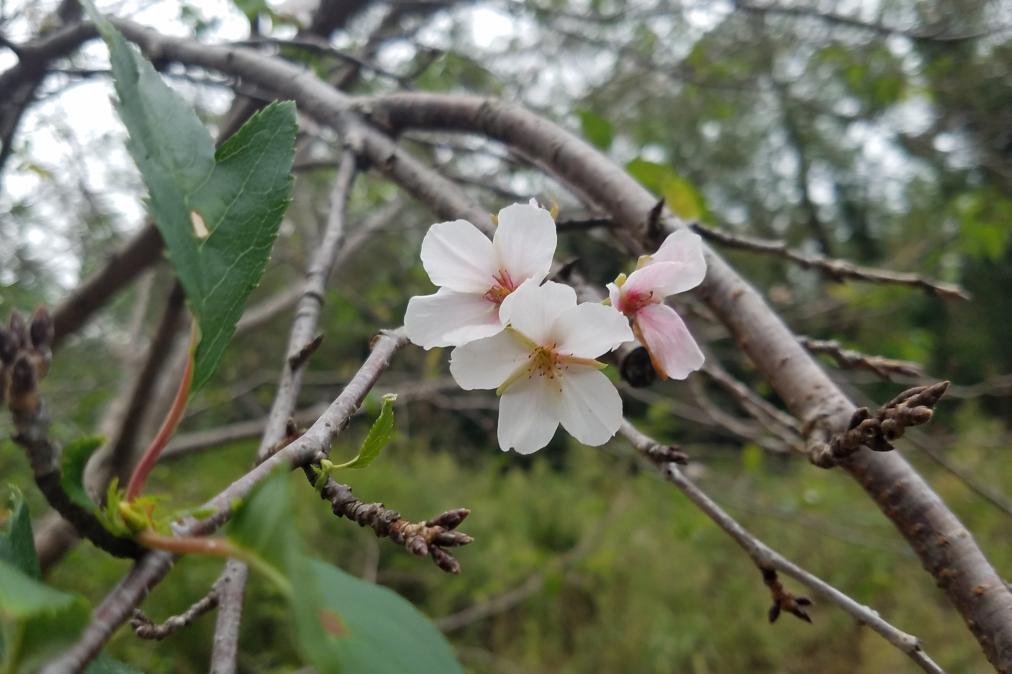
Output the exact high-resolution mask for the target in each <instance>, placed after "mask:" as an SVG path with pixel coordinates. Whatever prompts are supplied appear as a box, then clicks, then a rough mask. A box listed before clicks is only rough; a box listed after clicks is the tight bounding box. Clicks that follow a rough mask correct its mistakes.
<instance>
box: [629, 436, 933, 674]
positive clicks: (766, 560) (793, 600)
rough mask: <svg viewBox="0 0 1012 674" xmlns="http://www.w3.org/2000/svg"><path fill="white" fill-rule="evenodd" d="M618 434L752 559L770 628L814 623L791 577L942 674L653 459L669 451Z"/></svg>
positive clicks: (911, 643)
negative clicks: (786, 583) (797, 621)
mask: <svg viewBox="0 0 1012 674" xmlns="http://www.w3.org/2000/svg"><path fill="white" fill-rule="evenodd" d="M619 433H621V434H622V435H623V436H624V437H625V438H626V439H627V440H629V442H630V443H631V444H632V446H633V447H634V448H635V449H636V451H638V452H639V453H640V454H642V455H643V456H645V457H646V458H648V459H650V460H651V463H652V464H653V465H654V466H656V467H657V469H658V470H659V471H660V472H661V474H662V475H663V476H664V477H665V478H666V479H667V480H668V481H669V482H671V483H672V484H674V485H675V486H676V487H677V488H678V489H679V490H680V491H681V492H682V493H683V494H685V495H686V496H687V497H688V498H689V500H690V501H692V503H693V505H695V506H696V507H697V508H698V509H699V510H700V511H701V512H702V513H703V514H704V515H706V516H707V517H709V518H710V519H711V520H712V521H713V522H714V523H715V524H716V525H717V526H719V527H720V528H721V529H723V530H724V532H725V533H727V534H728V535H729V536H730V537H731V538H732V539H733V540H734V542H735V543H737V544H738V546H739V547H740V548H741V549H742V550H744V551H745V553H746V554H748V556H749V558H751V560H752V562H753V563H754V564H755V565H756V567H757V568H758V569H759V571H760V572H761V573H762V575H763V582H764V583H765V584H766V585H767V587H769V588H770V593H771V596H772V598H773V602H774V603H773V606H772V607H771V608H770V611H769V619H770V622H773V621H775V620H776V618H777V616H778V615H779V614H780V612H781V611H788V612H790V613H792V614H794V615H796V616H798V617H799V618H801V619H802V620H805V621H807V622H811V619H810V618H809V617H808V614H807V612H806V611H805V607H807V606H809V605H810V604H811V602H810V601H809V600H806V599H805V598H804V597H798V596H795V595H793V594H791V593H790V592H789V591H787V590H786V589H784V587H783V585H782V584H781V583H780V581H779V579H778V578H777V572H779V573H783V574H784V575H787V576H790V577H791V578H793V579H794V580H796V581H798V582H799V583H801V584H803V585H804V586H805V587H808V588H809V589H811V590H813V591H815V592H817V593H819V594H820V595H822V596H823V597H825V598H826V599H827V600H828V601H830V602H831V603H833V604H836V605H837V606H839V607H840V608H842V609H843V610H844V611H846V612H847V613H849V614H850V615H852V616H853V617H854V618H856V619H857V620H858V621H859V622H861V623H863V624H865V625H868V626H869V627H870V628H871V629H873V630H875V631H876V632H877V633H878V634H879V635H881V636H882V637H883V638H885V640H886V641H888V642H889V643H890V644H892V645H893V646H895V647H896V648H898V649H900V650H901V651H902V652H904V653H906V654H907V656H909V657H910V658H911V659H912V660H913V661H914V662H915V663H917V665H918V666H919V667H920V668H921V669H923V670H924V671H926V672H933V673H934V674H944V671H943V670H942V668H941V667H939V666H938V665H937V664H935V662H934V661H933V660H932V659H931V658H930V657H928V654H927V653H925V652H924V649H923V648H922V647H921V643H920V640H919V639H918V638H917V637H915V636H914V635H912V634H907V633H906V632H903V631H902V630H900V629H897V628H896V627H894V626H893V625H891V624H890V623H888V622H887V621H885V620H884V619H883V618H882V617H881V616H880V615H879V614H878V612H877V611H875V610H873V609H871V608H870V607H868V606H865V605H863V604H861V603H859V602H857V601H855V600H854V599H852V598H851V597H849V596H848V595H846V594H844V593H843V592H841V591H840V590H838V589H836V588H835V587H833V586H832V585H830V584H829V583H827V582H826V581H824V580H822V579H821V578H819V577H818V576H816V575H814V574H812V573H809V572H808V571H806V570H805V569H803V568H801V567H800V566H798V565H797V564H795V563H794V562H792V561H790V560H789V559H787V558H786V557H784V556H783V555H781V554H780V553H778V552H777V551H775V550H773V549H772V548H770V547H769V546H767V545H766V544H765V543H763V542H762V541H760V540H759V539H758V538H756V537H755V536H754V535H753V534H751V533H750V532H749V531H748V530H746V529H745V528H744V527H743V526H741V524H739V523H738V522H737V521H736V520H735V519H734V518H733V517H731V516H730V515H729V514H728V513H727V512H725V511H724V509H723V508H721V507H720V506H719V505H718V504H717V503H716V502H715V501H714V500H713V499H711V498H710V497H709V496H708V495H707V494H706V493H705V492H704V491H703V490H702V489H700V488H699V487H698V486H697V485H696V484H695V483H694V482H692V481H691V480H690V479H689V478H687V477H686V476H685V474H684V473H683V472H682V471H681V470H680V469H679V468H678V466H677V465H676V464H675V463H671V462H664V461H657V460H656V459H655V458H654V456H656V450H657V448H658V447H662V448H663V447H665V445H663V444H661V443H658V442H657V441H656V440H654V439H653V438H651V437H649V436H648V435H646V434H644V433H642V432H641V431H639V430H637V429H636V428H635V427H634V426H633V425H632V424H630V423H629V422H628V421H626V422H623V424H622V428H621V429H619Z"/></svg>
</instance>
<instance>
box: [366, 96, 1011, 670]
mask: <svg viewBox="0 0 1012 674" xmlns="http://www.w3.org/2000/svg"><path fill="white" fill-rule="evenodd" d="M357 107H358V108H359V109H360V110H363V111H368V112H369V113H370V114H371V115H372V116H373V117H374V119H376V120H377V121H378V122H381V123H382V124H384V125H385V126H386V127H387V128H390V129H392V130H394V131H400V130H404V129H430V130H439V131H450V132H458V133H479V134H482V135H485V136H488V137H490V138H493V139H496V140H499V141H501V142H503V143H506V144H508V145H509V146H510V147H512V148H513V149H514V150H516V151H518V152H521V153H523V154H524V155H526V156H527V157H528V158H530V159H532V160H534V161H536V162H538V163H539V164H540V165H541V166H543V167H545V170H547V171H550V172H551V173H553V174H554V175H556V176H557V177H559V178H560V179H562V180H563V181H564V182H566V183H567V184H568V185H570V186H571V187H572V188H573V189H574V190H575V191H576V192H577V193H578V194H581V195H583V196H584V198H585V199H586V200H587V202H588V203H589V204H592V205H594V206H596V207H597V208H598V209H600V210H601V211H604V212H607V213H610V214H611V216H612V218H614V219H615V220H616V221H617V223H618V224H619V225H620V226H621V227H622V228H623V232H622V234H624V236H623V243H625V244H626V245H627V247H628V248H629V249H630V252H631V253H634V254H638V253H641V252H643V251H645V250H648V249H651V248H652V246H654V245H656V242H655V241H652V240H651V237H650V236H649V235H650V232H648V231H647V230H648V228H647V227H646V225H647V223H649V222H650V213H651V210H652V209H653V208H654V206H655V205H656V203H657V200H656V198H655V197H654V196H653V195H651V194H650V193H649V192H648V191H647V190H645V189H644V188H643V187H642V186H640V185H639V184H638V183H636V182H635V181H634V180H633V179H632V178H631V177H629V176H628V175H627V174H626V173H625V172H624V171H622V170H621V169H620V168H618V167H617V166H615V165H613V164H612V163H611V162H610V161H609V160H608V159H607V158H606V157H604V156H603V155H602V154H600V153H599V152H598V151H596V150H594V149H593V148H591V147H590V146H589V145H588V144H586V143H584V142H583V141H581V140H579V139H578V138H576V137H574V136H572V135H571V134H569V133H568V132H566V131H564V130H563V129H561V128H559V127H558V126H556V125H554V124H552V123H551V122H549V121H547V120H545V119H542V118H540V117H538V116H536V115H534V114H532V113H530V112H528V111H526V110H524V109H522V108H520V107H518V106H515V105H509V104H505V103H502V102H499V101H495V100H490V99H484V98H478V97H470V96H453V95H441V94H396V95H391V96H385V97H382V98H370V99H363V100H361V101H360V102H359V103H358V106H357ZM661 224H662V225H663V229H664V230H666V231H672V230H675V229H678V228H684V227H686V223H684V222H681V221H680V220H678V219H677V218H676V217H675V216H673V215H671V214H670V213H666V214H665V215H664V216H663V217H662V218H661ZM706 258H707V268H708V271H707V276H706V280H704V282H703V284H702V285H701V286H700V287H699V289H698V290H697V293H698V294H699V295H700V297H701V298H702V299H703V300H704V301H705V302H706V303H707V304H708V305H709V307H710V309H711V310H712V311H713V313H714V314H715V315H716V316H717V317H718V318H719V319H720V320H721V322H723V323H724V324H725V325H726V326H727V327H728V329H729V330H730V332H731V334H732V335H733V336H734V337H735V339H736V341H737V342H738V345H739V346H740V347H741V348H742V350H743V351H745V353H746V354H748V356H749V357H750V358H751V359H752V361H753V362H754V363H755V364H756V365H757V366H758V368H759V369H760V370H762V372H763V373H764V374H765V375H766V377H767V378H768V379H769V381H770V384H771V385H772V386H773V389H774V390H775V391H776V392H777V393H778V394H779V395H780V396H781V398H782V399H783V400H784V402H785V403H786V405H787V407H788V409H790V410H791V412H792V413H793V414H794V415H795V416H797V417H799V418H800V419H802V420H804V421H805V422H806V423H809V424H815V423H822V424H826V425H828V426H829V427H831V428H832V429H833V430H834V431H839V430H843V429H844V428H845V426H846V424H847V423H848V421H849V419H850V418H851V415H852V414H853V412H854V405H853V403H852V402H851V401H850V400H848V399H847V398H846V396H844V395H843V393H841V391H840V390H839V388H837V386H836V385H835V384H834V383H833V382H832V380H830V379H829V377H828V376H827V375H826V373H825V372H824V371H823V370H822V368H820V367H819V365H818V364H817V363H816V362H815V361H814V360H813V359H812V357H811V356H810V355H809V354H808V353H807V352H806V351H805V350H804V348H803V347H802V346H801V345H800V344H799V343H798V342H797V339H796V337H795V335H794V334H793V333H792V332H791V331H790V329H789V328H788V327H787V326H786V325H785V324H784V323H783V321H782V320H781V319H780V318H779V316H777V314H776V313H775V312H774V311H773V310H772V309H771V308H770V307H769V306H768V305H767V304H766V302H765V300H763V298H762V296H761V295H760V294H759V293H758V292H757V291H756V290H755V289H754V288H753V287H752V286H751V285H749V284H748V282H746V281H745V280H744V279H743V278H742V277H741V276H739V275H738V273H737V272H735V271H734V270H733V269H732V268H731V267H730V266H729V265H728V264H727V263H726V262H725V261H724V260H723V259H722V258H721V257H719V256H718V255H717V254H716V253H714V252H713V251H712V250H708V251H707V254H706ZM842 467H843V468H844V469H845V470H846V471H847V472H848V473H850V475H851V476H852V477H854V478H855V479H856V480H857V481H858V482H859V483H860V484H861V486H862V487H864V489H865V491H867V493H868V494H869V496H871V498H872V499H873V500H874V501H875V503H876V504H877V505H878V506H879V508H880V509H881V510H882V511H883V512H884V513H885V514H886V515H887V516H888V517H889V518H890V519H891V520H892V521H893V523H894V524H895V525H896V527H897V528H898V529H899V531H900V533H902V534H903V536H904V537H906V539H907V541H908V542H909V543H910V544H911V546H912V547H913V548H914V550H915V551H916V552H917V554H918V556H919V557H920V558H921V561H922V563H923V564H924V566H925V568H926V569H927V570H928V571H929V572H930V573H931V575H932V576H933V577H934V578H935V580H936V581H937V582H938V584H939V586H940V587H941V588H942V589H943V590H944V591H945V592H946V594H947V595H948V597H949V600H950V601H951V602H952V603H953V605H955V607H956V608H957V609H958V610H959V612H960V613H961V614H962V616H963V619H964V620H965V621H966V623H967V626H968V627H969V628H970V630H971V632H972V633H973V634H974V636H975V637H976V638H977V641H978V643H979V644H980V645H981V648H982V649H983V651H984V653H985V655H986V656H987V658H988V660H989V661H990V662H991V664H992V665H994V667H995V668H996V669H998V670H999V671H1001V672H1008V671H1012V589H1010V588H1009V586H1008V585H1006V584H1005V582H1004V580H1003V579H1002V578H1001V576H999V575H998V573H997V572H996V571H995V569H994V568H993V567H992V566H991V563H990V562H989V561H988V559H987V558H986V557H985V555H984V553H983V552H982V551H981V549H980V548H979V546H978V545H977V543H976V541H975V540H974V539H973V536H972V535H971V534H970V532H969V531H968V530H967V529H966V527H965V526H963V524H962V522H960V521H959V519H958V518H957V517H956V515H955V514H954V513H953V512H952V511H951V510H950V509H949V508H948V506H946V505H945V503H944V502H943V501H942V500H941V498H940V497H939V496H938V494H936V493H935V492H934V491H933V490H932V489H931V487H930V486H928V484H927V483H926V482H925V481H924V479H923V478H922V477H921V476H920V475H919V474H918V473H917V472H916V471H915V470H914V469H913V468H912V467H911V466H910V464H909V463H907V461H906V460H905V459H904V458H903V457H902V456H900V455H899V453H898V452H870V451H868V450H867V449H865V450H862V451H859V452H857V453H855V454H853V455H852V456H851V457H850V458H849V459H848V460H847V461H846V462H845V463H844V464H842Z"/></svg>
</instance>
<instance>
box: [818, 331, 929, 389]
mask: <svg viewBox="0 0 1012 674" xmlns="http://www.w3.org/2000/svg"><path fill="white" fill-rule="evenodd" d="M798 342H800V343H801V346H803V347H805V348H806V349H807V350H808V351H809V352H810V353H818V354H822V355H826V356H829V357H830V358H832V359H833V360H834V361H836V364H837V365H838V366H839V367H841V368H844V369H848V370H853V369H863V370H870V371H871V372H874V373H875V374H876V375H878V376H879V377H881V378H883V379H885V380H888V381H891V380H892V378H893V376H895V375H900V376H904V377H923V376H924V370H923V369H922V368H921V366H920V365H919V364H918V363H914V362H911V361H909V360H896V359H894V358H886V357H885V356H875V355H868V354H866V353H861V352H860V351H854V350H853V349H845V348H843V346H841V345H840V343H839V342H838V341H836V340H835V339H812V338H811V337H806V336H804V335H798Z"/></svg>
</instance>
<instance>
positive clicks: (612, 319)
mask: <svg viewBox="0 0 1012 674" xmlns="http://www.w3.org/2000/svg"><path fill="white" fill-rule="evenodd" d="M552 337H553V338H554V340H555V345H556V346H555V350H556V351H558V352H559V353H564V354H569V355H572V356H578V357H580V358H597V357H598V356H600V355H601V354H603V353H608V352H609V351H612V350H614V349H616V348H618V346H619V345H620V344H622V343H623V342H631V341H632V340H633V339H635V337H633V333H632V330H631V329H630V328H629V319H628V318H626V317H625V316H623V315H622V314H620V313H619V312H618V311H617V310H616V309H615V308H614V307H608V306H605V305H603V304H594V303H591V302H584V303H583V304H580V305H577V306H575V307H573V308H572V309H570V310H568V311H566V312H565V313H564V314H562V315H561V316H559V317H558V318H556V319H555V323H553V324H552Z"/></svg>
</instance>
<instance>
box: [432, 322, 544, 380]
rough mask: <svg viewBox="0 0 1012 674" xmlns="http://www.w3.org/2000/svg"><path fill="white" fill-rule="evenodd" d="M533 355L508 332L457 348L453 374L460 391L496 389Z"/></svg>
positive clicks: (453, 355)
mask: <svg viewBox="0 0 1012 674" xmlns="http://www.w3.org/2000/svg"><path fill="white" fill-rule="evenodd" d="M530 355H531V352H530V351H529V350H528V349H527V348H526V347H524V346H523V345H522V344H521V343H520V341H519V340H517V338H516V337H514V336H513V335H511V334H509V333H508V332H500V333H499V334H498V335H494V336H492V337H486V338H485V339H479V340H476V341H474V342H469V343H467V344H464V345H463V346H458V347H457V348H456V349H454V350H453V353H452V354H451V356H450V374H452V375H453V379H454V380H455V381H456V382H457V384H458V385H459V386H460V388H462V389H464V390H466V391H471V390H473V389H494V388H498V387H499V385H500V384H502V383H503V382H504V381H506V379H507V377H509V376H510V375H511V374H513V373H514V372H516V370H517V368H519V367H520V366H521V365H523V364H524V363H526V362H527V359H528V358H529V357H530Z"/></svg>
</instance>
